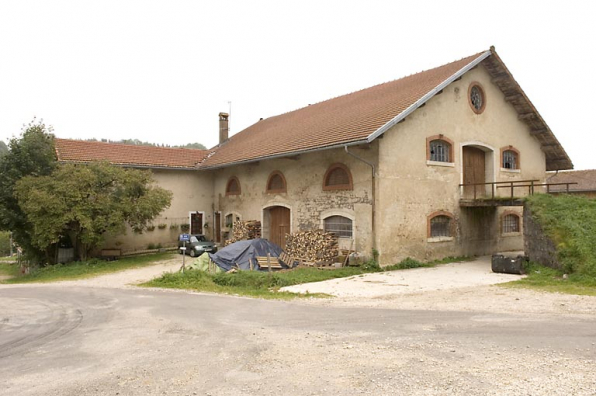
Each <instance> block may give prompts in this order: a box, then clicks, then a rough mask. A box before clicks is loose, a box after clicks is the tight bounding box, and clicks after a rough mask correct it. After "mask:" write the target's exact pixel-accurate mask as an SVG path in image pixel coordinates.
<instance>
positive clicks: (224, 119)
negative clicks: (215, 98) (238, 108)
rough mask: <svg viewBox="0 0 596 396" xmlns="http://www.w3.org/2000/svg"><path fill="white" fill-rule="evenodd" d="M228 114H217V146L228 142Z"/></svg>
mask: <svg viewBox="0 0 596 396" xmlns="http://www.w3.org/2000/svg"><path fill="white" fill-rule="evenodd" d="M228 117H229V114H228V113H219V144H222V143H223V142H225V141H226V140H228V132H229V128H228Z"/></svg>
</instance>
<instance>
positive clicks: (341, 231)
mask: <svg viewBox="0 0 596 396" xmlns="http://www.w3.org/2000/svg"><path fill="white" fill-rule="evenodd" d="M324 224H325V232H332V233H334V234H335V235H336V236H337V237H338V238H352V220H350V219H348V218H347V217H343V216H329V217H327V218H326V219H325V220H324Z"/></svg>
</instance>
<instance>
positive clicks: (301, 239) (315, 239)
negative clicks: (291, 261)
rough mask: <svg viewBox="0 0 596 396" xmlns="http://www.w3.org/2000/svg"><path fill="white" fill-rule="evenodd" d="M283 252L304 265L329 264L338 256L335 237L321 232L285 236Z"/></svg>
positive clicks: (314, 231) (305, 232)
mask: <svg viewBox="0 0 596 396" xmlns="http://www.w3.org/2000/svg"><path fill="white" fill-rule="evenodd" d="M285 251H286V253H288V254H289V255H290V256H293V257H296V258H298V259H299V260H300V261H301V262H303V263H304V264H308V263H312V264H326V263H331V262H333V261H334V260H335V259H336V258H337V256H338V255H339V247H338V243H337V237H336V236H335V235H334V234H332V233H330V232H325V231H323V230H312V231H302V232H297V233H294V234H287V235H286V248H285Z"/></svg>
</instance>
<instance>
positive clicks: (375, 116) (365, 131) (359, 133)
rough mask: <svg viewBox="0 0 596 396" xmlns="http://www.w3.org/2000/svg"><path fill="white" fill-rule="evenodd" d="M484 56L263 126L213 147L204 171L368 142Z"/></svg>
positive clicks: (303, 110) (268, 121)
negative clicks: (397, 117) (370, 137)
mask: <svg viewBox="0 0 596 396" xmlns="http://www.w3.org/2000/svg"><path fill="white" fill-rule="evenodd" d="M482 54H483V53H478V54H475V55H472V56H469V57H467V58H464V59H461V60H459V61H456V62H452V63H449V64H447V65H444V66H441V67H438V68H435V69H431V70H427V71H424V72H420V73H417V74H414V75H411V76H408V77H404V78H401V79H399V80H395V81H390V82H387V83H384V84H380V85H376V86H373V87H371V88H367V89H363V90H361V91H357V92H353V93H350V94H347V95H344V96H339V97H337V98H333V99H330V100H327V101H324V102H320V103H317V104H313V105H310V106H307V107H304V108H301V109H298V110H295V111H291V112H289V113H285V114H281V115H278V116H275V117H271V118H267V119H265V120H262V121H259V122H257V123H256V124H254V125H252V126H250V127H248V128H246V129H245V130H243V131H241V132H239V133H237V134H236V135H234V136H232V137H231V138H230V139H229V140H228V141H227V142H225V143H224V144H223V145H221V146H220V147H217V148H215V150H214V152H213V154H212V155H211V156H209V157H208V158H207V159H206V160H205V161H203V163H202V164H201V167H205V168H209V167H217V166H222V165H229V164H233V163H237V162H245V161H250V160H255V159H258V158H267V157H272V156H277V155H283V154H286V153H287V154H290V153H292V152H297V151H303V150H309V149H316V148H324V147H329V146H333V145H338V144H343V143H350V142H357V141H363V140H366V139H367V138H368V137H369V135H371V134H372V133H374V132H375V131H377V130H378V129H379V128H380V127H382V126H383V125H385V124H386V123H387V122H389V121H391V120H392V119H393V118H394V117H396V116H397V115H399V114H400V113H402V112H403V111H404V110H406V109H407V108H408V107H409V106H411V105H412V104H414V103H415V102H416V101H418V100H419V99H421V98H422V97H423V96H424V95H426V94H427V93H429V92H431V91H432V90H433V89H434V88H435V87H437V86H438V85H439V84H441V83H442V82H444V81H445V80H447V79H448V78H449V77H451V76H453V75H454V74H455V73H457V72H458V71H460V70H461V69H462V68H464V67H465V66H467V65H469V64H470V63H472V62H473V61H474V60H476V59H477V58H479V57H480V56H481V55H482Z"/></svg>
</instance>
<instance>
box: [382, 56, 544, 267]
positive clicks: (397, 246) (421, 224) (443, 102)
mask: <svg viewBox="0 0 596 396" xmlns="http://www.w3.org/2000/svg"><path fill="white" fill-rule="evenodd" d="M472 82H478V83H480V84H481V86H482V88H483V89H484V92H485V100H486V107H485V110H484V112H483V113H481V114H476V113H475V112H474V111H472V109H471V107H470V105H469V102H468V88H469V86H470V84H471V83H472ZM439 134H443V135H444V136H445V137H447V138H449V139H451V140H452V141H453V154H454V159H453V163H452V164H449V165H448V166H440V164H436V163H427V158H426V139H427V137H430V136H434V135H439ZM466 145H472V146H475V147H478V148H481V149H482V150H484V151H485V152H486V181H487V182H492V181H507V180H527V179H538V180H541V181H544V178H545V157H544V153H543V152H542V150H541V149H540V144H539V143H538V141H537V140H536V139H535V138H533V137H532V136H531V135H530V133H529V129H528V127H527V125H526V124H524V123H523V122H522V121H520V120H519V119H518V114H517V113H516V112H515V110H514V109H513V107H512V106H511V105H510V104H508V103H507V102H505V100H504V96H503V94H502V93H501V91H500V90H499V89H498V88H497V87H496V86H494V85H493V84H492V83H491V81H490V76H489V75H488V73H487V72H486V70H485V69H483V67H482V66H479V67H477V68H475V69H473V70H471V71H470V72H468V73H467V74H466V75H464V76H463V78H462V79H461V80H459V81H456V82H454V83H452V84H451V85H449V86H448V87H447V88H445V89H444V91H443V92H442V93H441V94H439V95H437V96H435V97H434V98H432V99H431V100H430V101H429V102H427V104H426V106H424V107H422V108H419V109H418V110H416V111H415V112H414V113H413V114H412V115H410V116H409V117H407V119H406V121H405V122H402V123H399V124H397V125H396V126H394V127H393V128H392V129H391V130H389V131H388V132H387V133H385V136H384V138H383V139H382V140H381V141H380V146H379V177H378V196H377V199H378V217H379V218H380V219H381V220H380V221H379V222H378V230H377V233H376V235H377V245H378V247H379V251H380V254H381V262H382V264H391V263H394V262H397V261H399V260H401V259H403V258H405V257H408V256H410V257H415V258H418V259H424V260H428V259H434V258H440V257H443V256H448V255H463V254H465V255H470V254H488V253H492V252H493V251H495V250H505V249H510V248H511V249H517V248H519V247H521V246H522V244H523V242H522V236H521V235H520V236H519V237H517V238H512V237H507V238H503V237H501V236H500V231H499V230H500V228H499V210H501V209H499V210H496V209H492V210H484V209H465V210H462V209H460V206H459V200H460V195H461V194H460V188H459V187H458V184H460V183H462V182H463V174H462V150H463V147H464V146H466ZM509 145H512V146H513V147H514V148H515V149H517V150H519V152H520V170H519V171H507V170H504V169H501V164H500V149H501V148H502V147H505V146H509ZM498 191H500V194H506V191H505V190H504V189H503V190H498ZM524 193H525V191H523V190H522V189H520V190H516V195H523V194H524ZM440 210H442V211H447V212H449V213H451V214H453V216H454V217H455V222H456V232H455V236H454V238H453V239H452V240H447V241H441V242H430V241H429V240H428V238H427V216H428V215H430V214H431V213H433V212H436V211H440ZM514 239H517V240H514Z"/></svg>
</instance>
